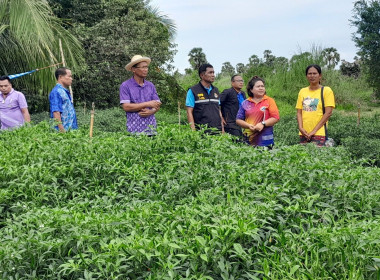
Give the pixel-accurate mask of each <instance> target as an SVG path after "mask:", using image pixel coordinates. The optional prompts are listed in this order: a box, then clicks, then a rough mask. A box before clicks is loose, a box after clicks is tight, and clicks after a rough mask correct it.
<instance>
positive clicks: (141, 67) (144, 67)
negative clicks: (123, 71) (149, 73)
mask: <svg viewBox="0 0 380 280" xmlns="http://www.w3.org/2000/svg"><path fill="white" fill-rule="evenodd" d="M133 68H139V69H148V68H149V67H148V66H133Z"/></svg>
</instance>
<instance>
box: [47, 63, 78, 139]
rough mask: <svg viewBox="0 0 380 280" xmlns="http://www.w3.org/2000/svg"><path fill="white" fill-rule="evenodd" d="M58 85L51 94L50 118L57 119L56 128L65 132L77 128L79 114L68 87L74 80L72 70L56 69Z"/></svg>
mask: <svg viewBox="0 0 380 280" xmlns="http://www.w3.org/2000/svg"><path fill="white" fill-rule="evenodd" d="M55 78H56V79H57V84H56V86H55V87H54V88H53V89H52V91H51V92H50V94H49V102H50V118H52V119H55V120H56V121H57V126H56V127H55V129H57V130H59V131H60V132H65V131H67V130H71V129H77V128H78V124H77V116H76V113H75V109H74V105H73V102H72V100H71V95H70V91H69V90H68V88H69V87H70V86H71V84H72V82H73V77H72V74H71V70H70V69H68V68H66V67H61V68H58V69H57V70H55Z"/></svg>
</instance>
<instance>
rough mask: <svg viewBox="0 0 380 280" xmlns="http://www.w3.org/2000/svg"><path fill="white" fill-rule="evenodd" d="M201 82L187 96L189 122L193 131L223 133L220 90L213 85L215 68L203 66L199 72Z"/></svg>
mask: <svg viewBox="0 0 380 280" xmlns="http://www.w3.org/2000/svg"><path fill="white" fill-rule="evenodd" d="M198 74H199V77H200V78H201V80H200V82H199V83H198V84H196V85H194V86H192V87H191V88H190V89H189V90H188V92H187V96H186V112H187V120H188V122H189V124H190V127H191V129H193V130H195V129H201V128H202V127H207V128H208V129H207V130H206V132H212V130H210V129H209V128H216V129H217V130H219V131H223V125H222V114H221V112H220V108H219V90H218V88H217V87H214V86H213V85H212V82H214V80H215V72H214V67H213V66H212V65H211V64H208V63H206V64H202V65H201V66H200V67H199V70H198Z"/></svg>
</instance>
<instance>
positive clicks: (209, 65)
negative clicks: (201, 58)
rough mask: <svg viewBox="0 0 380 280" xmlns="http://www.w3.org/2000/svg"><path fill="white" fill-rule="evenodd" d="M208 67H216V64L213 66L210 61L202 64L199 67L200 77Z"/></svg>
mask: <svg viewBox="0 0 380 280" xmlns="http://www.w3.org/2000/svg"><path fill="white" fill-rule="evenodd" d="M207 68H214V66H212V65H211V64H210V63H204V64H202V65H201V66H199V69H198V75H199V77H200V76H201V74H202V73H204V72H206V71H207Z"/></svg>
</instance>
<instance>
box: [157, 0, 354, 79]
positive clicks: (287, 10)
mask: <svg viewBox="0 0 380 280" xmlns="http://www.w3.org/2000/svg"><path fill="white" fill-rule="evenodd" d="M353 3H354V1H351V0H319V1H315V0H234V1H231V0H228V1H227V0H151V1H150V4H151V5H152V6H154V7H158V8H159V10H160V11H161V13H162V14H165V15H167V16H168V17H169V18H171V19H173V20H174V21H175V23H176V25H177V36H176V38H175V40H174V41H175V43H176V44H177V45H178V46H177V54H176V56H175V58H174V66H175V67H176V68H178V69H179V70H180V72H184V69H185V68H189V67H190V64H189V62H188V56H187V55H188V53H189V51H190V50H191V49H192V48H194V47H201V48H202V49H203V51H204V53H205V54H206V57H207V60H208V61H209V62H210V63H211V64H212V65H213V66H214V68H215V70H216V72H219V71H220V69H221V66H222V64H223V62H226V61H229V62H231V64H232V65H233V66H236V64H237V63H240V62H241V63H244V64H246V63H248V58H249V57H250V56H251V55H253V54H256V55H258V56H259V57H260V58H261V57H262V55H263V52H264V50H267V49H268V50H271V51H272V53H273V54H274V55H275V56H285V57H287V58H291V57H292V56H293V55H294V54H298V53H299V52H300V51H310V50H311V48H312V46H318V47H321V48H326V47H334V48H336V49H337V50H338V52H339V54H340V56H341V59H345V60H347V61H353V58H354V56H355V55H356V52H357V48H356V47H355V44H354V42H353V41H352V33H353V32H355V31H356V29H355V27H353V26H351V25H350V22H349V20H350V19H352V15H353V13H352V9H353V5H354V4H353Z"/></svg>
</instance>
